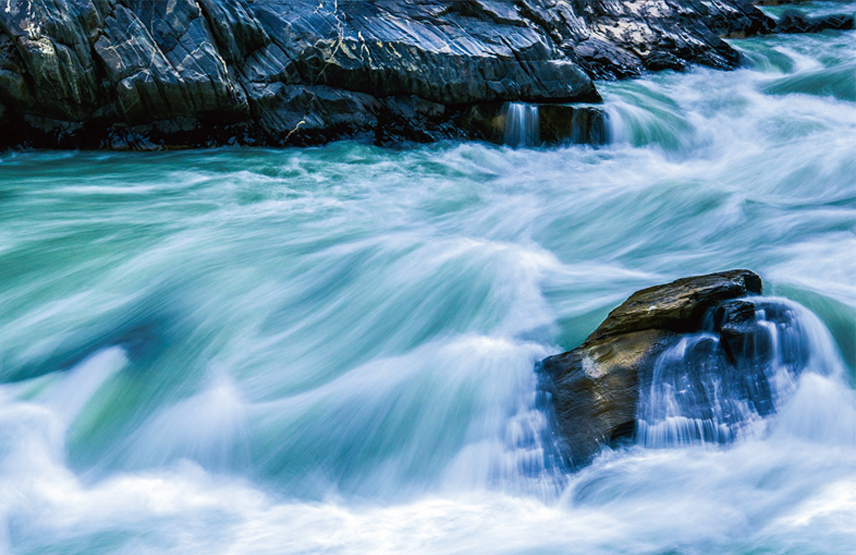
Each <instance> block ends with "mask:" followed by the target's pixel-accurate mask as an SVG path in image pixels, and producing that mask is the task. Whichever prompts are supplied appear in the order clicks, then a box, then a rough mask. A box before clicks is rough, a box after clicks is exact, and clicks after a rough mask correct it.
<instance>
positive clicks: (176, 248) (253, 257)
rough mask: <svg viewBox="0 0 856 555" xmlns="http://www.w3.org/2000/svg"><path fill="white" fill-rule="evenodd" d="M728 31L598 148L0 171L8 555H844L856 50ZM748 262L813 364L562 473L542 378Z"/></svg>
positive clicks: (611, 88)
mask: <svg viewBox="0 0 856 555" xmlns="http://www.w3.org/2000/svg"><path fill="white" fill-rule="evenodd" d="M852 6H853V5H852V4H850V5H847V4H836V5H835V6H834V7H835V8H836V9H837V10H838V11H841V10H842V9H849V10H851V11H852V9H853V8H852ZM735 44H736V45H737V46H739V47H740V48H741V49H743V50H744V51H745V53H746V55H747V57H748V58H749V59H750V60H751V62H752V64H753V66H752V67H751V68H747V69H742V70H739V71H735V72H718V71H712V70H707V69H695V70H693V71H691V72H689V73H686V74H673V73H664V74H660V75H656V76H651V77H647V78H644V79H640V80H637V81H630V82H621V83H611V84H601V90H602V91H603V93H604V96H605V100H606V108H607V110H608V112H609V114H610V117H611V125H612V130H611V131H612V135H613V137H614V139H615V141H616V142H615V143H614V144H611V145H609V146H606V147H603V148H597V149H594V148H589V147H579V146H573V147H565V148H556V149H512V148H508V147H496V146H489V145H484V144H479V143H466V144H439V145H432V146H424V147H414V148H411V149H404V150H384V149H381V148H375V147H370V146H364V145H359V144H352V143H337V144H332V145H329V146H326V147H323V148H314V149H286V150H251V149H246V150H241V149H222V150H211V151H185V152H167V153H95V152H23V153H9V152H7V153H0V381H2V382H3V383H2V385H0V553H14V554H32V555H36V554H46V553H52V554H59V553H63V554H67V553H80V554H84V553H85V554H94V553H132V554H136V553H145V554H148V553H158V554H160V553H188V554H195V553H212V554H213V553H224V554H225V553H229V554H243V553H253V554H256V553H277V554H278V553H634V554H635V553H663V554H665V553H688V554H689V553H692V554H695V553H699V554H701V553H728V554H733V553H747V554H748V553H765V554H766V553H776V554H778V553H842V554H843V553H852V549H853V545H856V395H854V390H853V384H854V382H856V378H855V377H854V364H856V278H854V276H856V233H854V232H856V184H854V181H856V177H854V176H856V78H854V65H853V60H854V52H856V34H854V33H853V32H848V33H825V34H819V35H806V36H781V37H771V38H761V39H753V40H745V41H738V42H736V43H735ZM730 268H750V269H753V270H755V271H757V272H759V273H760V274H761V275H762V277H763V278H764V280H765V284H766V290H765V292H766V293H769V294H774V295H779V296H783V297H787V298H789V299H791V300H793V301H797V302H799V303H801V304H802V305H804V306H806V307H808V308H809V309H811V310H812V311H813V312H814V313H815V314H816V315H817V316H818V318H819V320H820V321H821V322H822V323H823V326H825V327H826V328H828V330H829V332H826V331H825V329H823V326H820V329H821V331H820V332H818V333H820V334H821V335H823V337H824V338H825V339H824V341H822V342H820V343H819V344H821V345H825V347H823V350H824V351H825V352H823V353H821V355H822V356H820V357H819V358H818V360H821V361H823V362H822V363H821V364H819V365H818V367H816V368H813V369H810V370H811V371H808V372H806V373H804V374H803V375H801V376H800V377H799V379H797V380H795V382H794V383H793V387H792V388H791V390H789V391H790V393H789V397H788V399H787V400H786V402H784V403H783V406H782V407H781V410H780V411H779V412H778V413H777V414H774V415H772V416H769V417H766V418H763V419H760V420H759V421H758V422H757V423H756V427H755V428H754V431H753V432H752V433H746V434H744V437H742V438H741V439H740V440H739V441H737V442H736V443H734V444H733V445H730V446H721V445H718V444H717V445H711V444H702V443H693V442H690V443H689V444H687V445H682V446H672V447H667V448H658V446H656V445H649V446H648V447H642V446H634V447H629V448H625V449H622V450H619V451H606V452H604V453H603V454H602V455H601V456H600V458H598V459H597V460H596V461H595V463H594V464H593V465H592V466H590V467H588V468H585V469H583V470H581V471H579V472H576V473H568V472H565V471H564V470H563V469H561V468H556V467H555V466H554V465H553V464H552V463H551V460H552V457H551V455H550V450H549V449H547V448H546V447H545V443H544V441H543V438H544V437H545V435H549V424H548V421H547V418H546V417H545V415H544V414H543V413H542V412H541V411H540V410H538V408H537V407H536V403H535V396H536V376H535V373H534V370H533V368H534V365H535V363H536V362H537V361H539V360H540V359H542V358H543V357H545V356H547V355H550V354H553V353H556V352H559V351H561V350H565V349H569V348H573V347H574V346H576V345H577V344H579V343H580V342H581V341H582V339H583V338H584V337H585V336H586V335H587V334H588V333H589V332H590V331H591V330H593V329H594V327H596V326H597V324H598V323H599V322H600V321H601V320H602V319H603V318H604V317H605V316H606V314H607V313H608V312H609V310H611V309H612V308H614V307H615V306H616V305H618V304H619V303H620V302H621V301H623V300H624V299H625V298H626V297H627V296H628V295H629V294H630V293H632V292H633V291H635V290H637V289H640V288H642V287H646V286H649V285H652V284H656V283H662V282H665V281H669V280H672V279H675V278H678V277H682V276H688V275H694V274H700V273H706V272H711V271H717V270H724V269H730Z"/></svg>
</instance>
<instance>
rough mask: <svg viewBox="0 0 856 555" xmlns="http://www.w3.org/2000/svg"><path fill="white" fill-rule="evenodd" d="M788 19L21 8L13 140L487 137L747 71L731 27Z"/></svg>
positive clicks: (690, 11)
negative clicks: (616, 88) (517, 123)
mask: <svg viewBox="0 0 856 555" xmlns="http://www.w3.org/2000/svg"><path fill="white" fill-rule="evenodd" d="M774 27H775V22H773V20H771V19H770V18H768V17H766V16H765V15H764V14H762V13H761V12H760V11H758V10H757V9H755V8H754V7H753V6H752V5H751V4H749V3H748V2H746V1H744V0H712V1H705V2H702V1H701V0H680V1H676V2H671V1H662V0H632V1H621V2H613V1H608V0H449V1H439V0H425V1H419V2H412V1H407V0H263V1H262V0H158V1H151V0H6V1H5V2H3V3H0V124H1V125H2V127H3V130H4V132H3V133H2V136H0V147H2V146H16V145H31V146H48V147H57V146H59V147H91V148H104V147H107V148H111V147H112V148H148V147H154V146H158V145H166V146H170V145H171V146H206V145H217V144H223V143H234V142H237V143H241V144H266V145H286V144H295V145H302V144H311V143H320V142H324V141H328V140H332V139H338V138H358V139H361V140H367V141H370V142H375V143H378V144H389V143H394V142H397V141H400V140H402V139H405V140H415V141H431V140H435V139H438V138H455V137H459V138H464V137H474V136H475V137H477V136H479V133H478V132H477V131H475V130H473V129H470V128H467V127H466V126H462V125H461V122H462V118H463V116H464V115H465V113H466V112H467V110H468V109H471V108H473V107H474V106H479V105H481V104H483V103H491V102H502V101H526V102H550V103H561V102H569V101H584V102H596V101H597V100H598V99H599V96H598V93H597V90H596V88H595V86H594V84H593V82H592V78H616V77H628V76H633V75H638V74H640V73H641V72H643V71H645V70H656V69H663V68H673V69H680V68H683V67H685V66H686V65H687V64H705V65H709V66H713V67H718V68H732V67H735V66H736V65H737V64H738V62H739V56H738V54H737V53H736V52H735V51H734V50H733V49H732V48H731V47H729V46H728V45H727V44H726V43H725V42H723V41H722V40H721V39H720V38H718V35H722V34H729V33H730V34H735V33H736V34H744V35H747V34H754V33H758V32H769V31H771V30H772V29H773V28H774ZM557 125H560V124H557ZM548 134H549V132H548Z"/></svg>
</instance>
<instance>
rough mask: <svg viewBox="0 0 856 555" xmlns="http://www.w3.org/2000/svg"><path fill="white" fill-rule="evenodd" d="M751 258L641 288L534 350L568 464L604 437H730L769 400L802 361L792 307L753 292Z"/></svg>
mask: <svg viewBox="0 0 856 555" xmlns="http://www.w3.org/2000/svg"><path fill="white" fill-rule="evenodd" d="M761 287H762V284H761V279H760V278H759V277H758V276H757V275H756V274H754V273H752V272H750V271H748V270H733V271H728V272H721V273H716V274H710V275H705V276H698V277H692V278H685V279H680V280H677V281H674V282H672V283H668V284H665V285H658V286H656V287H651V288H649V289H644V290H642V291H639V292H637V293H635V294H633V295H632V296H631V297H630V298H629V299H627V301H625V302H624V303H623V304H622V305H621V306H619V307H618V308H616V309H615V310H613V311H612V312H611V313H610V314H609V316H608V317H607V319H606V320H605V321H604V322H603V323H602V324H601V325H600V326H599V327H598V328H597V329H596V330H595V331H594V332H593V333H592V334H591V335H590V336H589V337H588V338H587V339H586V340H585V341H584V342H583V344H582V345H580V346H579V347H577V348H576V349H574V350H572V351H569V352H566V353H563V354H560V355H555V356H551V357H549V358H547V359H545V360H544V361H543V362H542V365H541V366H542V378H543V379H542V384H543V385H542V387H543V389H544V390H545V391H546V392H548V393H549V397H550V398H551V399H552V404H551V406H552V408H553V409H554V415H555V420H556V422H555V424H556V429H557V431H558V433H559V435H560V439H561V443H562V444H563V445H562V449H563V451H564V452H565V454H566V458H567V459H568V460H569V462H570V464H571V465H574V466H579V465H583V464H586V463H588V462H589V461H590V460H591V459H592V457H593V456H594V455H595V454H596V453H597V452H598V451H599V450H600V448H601V447H602V446H603V445H615V444H616V443H621V442H623V441H626V440H629V439H636V437H637V436H642V438H641V440H642V441H644V442H646V443H648V444H649V445H663V444H668V443H669V442H682V441H693V440H700V441H714V442H726V441H729V440H731V439H732V438H733V437H734V436H735V435H736V434H738V433H739V431H740V429H741V426H742V425H743V424H745V421H746V420H751V419H753V418H756V417H764V416H766V415H768V414H770V413H771V412H773V411H774V410H775V403H776V400H777V389H776V388H777V387H778V388H781V387H783V385H782V384H784V383H786V382H787V381H788V380H789V379H790V378H789V376H792V375H797V374H798V373H799V372H801V371H802V370H803V368H804V367H805V366H806V361H807V356H808V355H807V349H808V347H807V345H808V343H809V342H808V341H807V340H806V337H805V335H806V334H805V333H804V332H803V331H802V330H801V329H800V326H801V324H800V322H799V319H798V317H797V312H796V311H795V308H794V307H792V306H790V305H788V304H787V303H786V302H785V301H782V300H776V299H765V298H763V297H755V295H759V294H760V293H761Z"/></svg>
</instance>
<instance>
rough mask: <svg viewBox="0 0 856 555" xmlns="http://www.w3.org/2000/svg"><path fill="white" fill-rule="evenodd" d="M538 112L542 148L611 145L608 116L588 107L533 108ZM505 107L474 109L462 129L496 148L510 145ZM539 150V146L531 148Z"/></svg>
mask: <svg viewBox="0 0 856 555" xmlns="http://www.w3.org/2000/svg"><path fill="white" fill-rule="evenodd" d="M529 106H530V107H532V108H533V109H536V110H537V114H538V121H537V129H538V133H537V137H538V140H537V143H538V145H548V146H549V145H558V144H566V143H570V144H590V145H603V144H606V143H608V142H609V127H608V118H607V115H606V112H605V111H604V110H603V109H601V108H598V107H597V106H591V105H585V104H530V105H529ZM508 119H509V110H508V109H507V106H506V105H505V104H504V103H500V102H492V103H483V104H477V105H474V106H471V107H470V108H469V109H467V110H466V111H465V112H464V113H463V115H462V116H461V119H460V127H461V128H462V129H464V130H465V131H466V132H467V133H468V134H469V135H470V136H472V137H475V138H478V139H481V140H483V141H488V142H491V143H495V144H506V143H507V142H508V141H507V136H506V131H507V129H508V127H509V125H510V122H509V121H508ZM529 146H537V145H529Z"/></svg>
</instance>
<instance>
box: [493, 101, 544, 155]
mask: <svg viewBox="0 0 856 555" xmlns="http://www.w3.org/2000/svg"><path fill="white" fill-rule="evenodd" d="M502 115H503V118H504V121H505V137H504V143H505V144H507V145H508V146H512V147H521V146H536V145H537V144H538V143H539V142H540V138H539V129H538V128H539V125H540V124H539V121H538V106H537V105H535V104H524V103H523V102H506V103H505V105H504V106H503V107H502Z"/></svg>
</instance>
